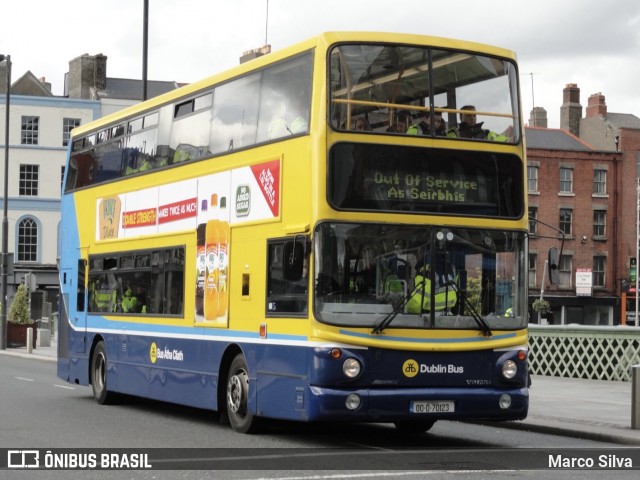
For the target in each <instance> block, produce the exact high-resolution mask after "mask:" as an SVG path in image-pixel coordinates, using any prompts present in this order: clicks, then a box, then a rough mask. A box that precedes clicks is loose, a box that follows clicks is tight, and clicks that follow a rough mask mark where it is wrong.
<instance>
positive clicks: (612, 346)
mask: <svg viewBox="0 0 640 480" xmlns="http://www.w3.org/2000/svg"><path fill="white" fill-rule="evenodd" d="M638 364H640V328H637V327H623V326H619V327H595V326H583V325H535V324H533V325H531V324H530V325H529V369H530V372H531V373H532V374H535V375H547V376H551V377H573V378H587V379H593V380H622V381H625V382H629V381H631V379H632V370H631V369H632V367H633V366H634V365H638Z"/></svg>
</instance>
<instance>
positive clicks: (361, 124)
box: [353, 117, 371, 132]
mask: <svg viewBox="0 0 640 480" xmlns="http://www.w3.org/2000/svg"><path fill="white" fill-rule="evenodd" d="M353 129H354V130H359V131H362V132H370V131H371V125H369V121H368V120H367V119H366V118H365V117H358V118H356V120H355V122H353Z"/></svg>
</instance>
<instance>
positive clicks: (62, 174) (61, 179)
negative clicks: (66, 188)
mask: <svg viewBox="0 0 640 480" xmlns="http://www.w3.org/2000/svg"><path fill="white" fill-rule="evenodd" d="M63 182H64V165H63V166H61V167H60V188H62V185H63Z"/></svg>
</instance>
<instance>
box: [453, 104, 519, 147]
mask: <svg viewBox="0 0 640 480" xmlns="http://www.w3.org/2000/svg"><path fill="white" fill-rule="evenodd" d="M460 110H465V111H466V112H469V113H461V114H460V123H459V124H458V126H457V127H454V128H450V129H449V130H448V131H447V136H448V137H459V138H478V139H481V140H492V141H494V142H506V141H508V138H507V137H506V136H505V135H502V134H499V133H496V132H492V131H491V130H487V129H484V128H482V125H483V124H484V122H480V123H477V116H476V107H474V106H473V105H465V106H464V107H462V108H461V109H460Z"/></svg>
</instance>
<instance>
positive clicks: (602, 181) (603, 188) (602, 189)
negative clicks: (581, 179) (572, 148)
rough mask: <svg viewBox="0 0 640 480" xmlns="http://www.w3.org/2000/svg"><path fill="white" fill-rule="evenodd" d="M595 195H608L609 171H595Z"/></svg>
mask: <svg viewBox="0 0 640 480" xmlns="http://www.w3.org/2000/svg"><path fill="white" fill-rule="evenodd" d="M593 193H594V194H595V195H606V194H607V171H606V170H594V171H593Z"/></svg>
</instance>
